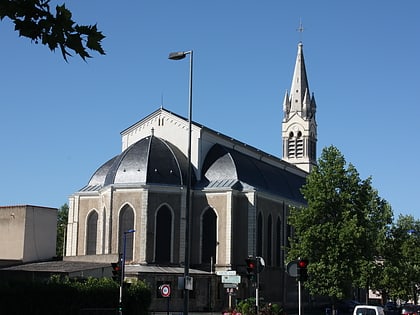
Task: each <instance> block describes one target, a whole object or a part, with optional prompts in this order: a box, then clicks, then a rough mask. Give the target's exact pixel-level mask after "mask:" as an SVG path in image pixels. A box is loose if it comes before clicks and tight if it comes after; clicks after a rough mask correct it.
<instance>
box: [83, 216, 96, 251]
mask: <svg viewBox="0 0 420 315" xmlns="http://www.w3.org/2000/svg"><path fill="white" fill-rule="evenodd" d="M97 235H98V212H96V211H92V212H91V213H90V214H89V216H88V218H87V231H86V255H96V240H97Z"/></svg>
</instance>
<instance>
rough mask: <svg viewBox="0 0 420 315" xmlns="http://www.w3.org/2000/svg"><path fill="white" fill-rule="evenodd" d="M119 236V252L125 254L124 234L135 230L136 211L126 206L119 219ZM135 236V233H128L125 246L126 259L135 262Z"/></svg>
mask: <svg viewBox="0 0 420 315" xmlns="http://www.w3.org/2000/svg"><path fill="white" fill-rule="evenodd" d="M119 219H120V220H119V236H118V240H119V242H118V252H119V253H123V251H124V232H126V231H128V230H132V229H134V211H133V209H132V208H131V207H130V206H128V205H125V206H124V207H123V209H122V210H121V212H120V218H119ZM133 236H134V233H128V234H127V235H126V244H125V246H126V247H125V249H126V252H125V259H126V260H128V261H130V260H133V249H134V248H133Z"/></svg>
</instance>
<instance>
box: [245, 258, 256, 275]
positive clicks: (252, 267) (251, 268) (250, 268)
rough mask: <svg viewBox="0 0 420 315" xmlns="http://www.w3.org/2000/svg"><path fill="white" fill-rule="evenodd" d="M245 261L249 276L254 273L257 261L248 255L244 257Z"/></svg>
mask: <svg viewBox="0 0 420 315" xmlns="http://www.w3.org/2000/svg"><path fill="white" fill-rule="evenodd" d="M245 262H246V273H247V275H248V276H249V277H251V276H253V275H255V273H256V272H257V261H256V260H255V258H254V257H252V256H249V257H248V258H246V259H245Z"/></svg>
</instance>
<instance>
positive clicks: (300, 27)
mask: <svg viewBox="0 0 420 315" xmlns="http://www.w3.org/2000/svg"><path fill="white" fill-rule="evenodd" d="M304 30H305V29H304V28H303V24H302V19H300V21H299V27H298V28H297V29H296V31H298V32H299V33H300V41H302V37H303V31H304Z"/></svg>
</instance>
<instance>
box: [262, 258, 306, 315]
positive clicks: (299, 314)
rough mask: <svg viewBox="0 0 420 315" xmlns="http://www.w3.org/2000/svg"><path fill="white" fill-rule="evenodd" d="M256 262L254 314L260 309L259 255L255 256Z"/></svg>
mask: <svg viewBox="0 0 420 315" xmlns="http://www.w3.org/2000/svg"><path fill="white" fill-rule="evenodd" d="M255 261H256V263H257V266H256V268H257V269H256V271H257V276H256V277H257V279H256V287H255V309H256V310H255V311H256V314H257V315H258V313H259V311H260V303H259V300H260V294H259V293H260V291H259V288H260V273H259V272H258V269H259V268H260V259H259V257H256V260H255ZM299 315H300V314H299Z"/></svg>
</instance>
